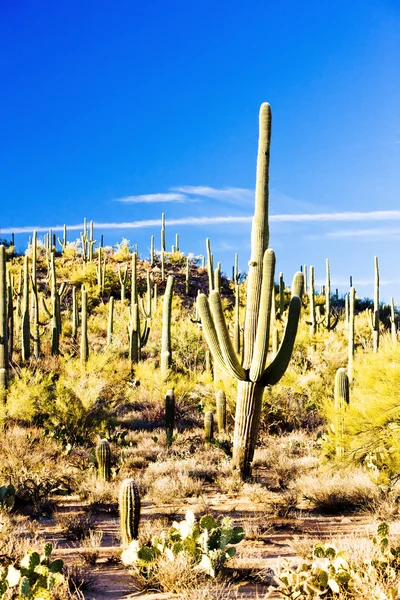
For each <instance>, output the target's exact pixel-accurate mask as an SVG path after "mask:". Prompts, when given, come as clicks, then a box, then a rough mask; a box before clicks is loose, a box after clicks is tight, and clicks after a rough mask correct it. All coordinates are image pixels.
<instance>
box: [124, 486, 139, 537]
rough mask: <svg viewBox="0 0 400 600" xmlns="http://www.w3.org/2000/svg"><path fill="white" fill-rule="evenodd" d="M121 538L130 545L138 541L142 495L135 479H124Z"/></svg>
mask: <svg viewBox="0 0 400 600" xmlns="http://www.w3.org/2000/svg"><path fill="white" fill-rule="evenodd" d="M119 514H120V521H121V536H122V541H123V543H124V544H126V545H128V544H130V543H131V541H132V540H135V539H137V537H138V531H139V521H140V494H139V490H138V487H137V485H136V483H135V481H134V480H133V479H124V481H123V482H122V485H121V489H120V492H119Z"/></svg>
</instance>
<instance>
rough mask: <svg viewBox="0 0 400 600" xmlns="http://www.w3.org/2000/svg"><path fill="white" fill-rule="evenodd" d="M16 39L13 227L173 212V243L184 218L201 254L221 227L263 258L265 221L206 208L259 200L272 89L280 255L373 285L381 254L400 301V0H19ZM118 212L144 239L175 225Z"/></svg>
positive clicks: (337, 283)
mask: <svg viewBox="0 0 400 600" xmlns="http://www.w3.org/2000/svg"><path fill="white" fill-rule="evenodd" d="M0 39H1V40H2V42H1V45H2V52H1V55H0V66H1V83H2V94H1V97H0V104H1V110H0V129H1V140H2V144H1V147H0V154H1V155H0V176H1V177H0V181H1V196H2V199H1V219H0V237H4V238H9V234H8V232H9V231H11V230H14V231H18V229H19V228H25V227H28V228H31V227H39V226H42V227H50V226H56V225H62V224H63V223H66V224H67V225H78V224H79V223H81V222H82V221H83V218H84V217H87V219H88V220H90V219H93V220H94V221H95V222H97V223H108V224H111V225H113V224H120V223H124V222H133V221H149V220H150V221H153V220H155V219H159V218H160V215H161V212H165V214H166V219H167V227H168V229H167V244H168V245H170V244H172V243H173V242H174V234H175V233H176V232H178V233H179V234H180V239H181V249H182V250H183V251H184V252H194V253H195V254H200V253H203V252H204V249H205V242H204V240H205V238H206V237H210V238H211V240H212V246H213V250H214V254H215V258H216V259H217V260H220V261H221V262H222V264H223V266H224V268H225V270H226V271H227V272H228V273H230V269H231V264H232V263H233V256H234V253H235V251H238V252H239V255H240V266H241V268H242V269H245V268H246V264H247V261H248V258H249V252H250V248H249V233H250V224H249V223H248V222H246V221H243V222H242V221H236V222H228V223H215V222H211V223H208V224H207V225H206V224H204V222H203V223H202V221H201V219H202V218H204V217H209V218H215V217H246V216H249V215H251V214H252V208H253V205H252V190H253V187H254V181H255V158H256V148H257V135H258V132H257V129H258V123H257V119H258V110H259V106H260V104H261V103H262V102H263V101H268V102H270V104H271V106H272V110H273V131H272V147H271V171H270V182H271V198H270V214H271V215H282V214H286V215H291V216H290V217H288V218H287V219H286V221H284V222H282V221H279V219H278V220H275V221H274V220H272V219H271V238H270V245H271V247H273V248H274V249H275V251H276V253H277V269H278V271H280V270H282V271H283V272H284V274H285V279H286V280H287V281H291V278H292V274H293V272H294V271H295V270H297V269H298V268H299V266H300V264H302V263H305V264H308V265H310V264H314V265H315V268H316V277H317V280H322V279H323V278H324V265H325V258H326V257H329V258H330V260H331V271H332V280H333V283H332V284H333V287H339V289H340V291H341V292H345V291H346V289H347V282H348V276H349V275H350V274H352V275H353V280H354V282H355V285H356V287H357V291H358V293H359V294H360V295H361V296H364V295H369V296H371V295H372V279H373V256H374V255H375V254H377V255H378V256H379V259H380V265H381V282H382V296H383V297H384V298H386V299H388V298H389V297H390V296H391V295H394V296H395V299H396V300H397V303H398V304H400V268H399V256H400V253H399V250H400V241H399V240H400V202H399V198H400V4H399V2H398V0H381V1H378V0H362V1H359V0H352V1H351V2H348V0H347V1H342V0H335V2H328V1H325V0H318V1H317V0H315V1H312V2H311V1H307V0H304V1H303V2H298V1H293V0H286V1H285V0H282V1H280V2H278V1H276V2H266V1H265V0H264V1H261V0H260V1H256V0H247V1H246V2H238V1H235V0H230V1H229V2H228V1H225V0H214V1H213V2H211V1H208V0H203V1H202V2H197V3H195V2H188V1H187V0H186V1H185V2H183V1H181V0H179V1H176V0H171V1H170V2H160V1H159V0H156V1H153V2H151V3H150V2H148V3H144V2H137V1H136V2H135V1H133V0H130V1H118V0H117V1H114V2H111V1H99V0H98V1H96V2H91V1H86V0H83V1H82V0H80V1H79V2H78V1H77V0H69V1H68V2H66V1H65V0H60V1H58V2H53V1H52V2H50V1H49V0H48V1H41V0H37V2H27V1H26V0H20V1H18V2H7V0H6V1H5V2H2V7H1V18H0ZM120 199H125V200H129V201H124V202H121V201H118V200H120ZM348 211H353V212H354V211H356V212H360V213H372V212H374V211H383V212H381V213H380V215H376V214H362V215H356V216H354V217H353V220H349V219H348V217H347V216H346V215H343V214H342V213H344V212H348ZM386 211H395V212H392V213H387V212H386ZM396 211H397V212H396ZM325 213H330V214H331V216H330V217H326V219H327V220H321V219H322V218H323V217H313V220H311V218H306V220H304V221H302V222H298V221H296V219H297V217H296V215H301V214H303V215H304V214H308V215H310V214H311V215H320V214H325ZM332 213H334V214H332ZM187 218H191V219H200V221H197V222H194V223H193V222H192V223H185V219H187ZM172 219H173V220H178V222H177V223H175V224H174V225H172V224H171V225H169V226H168V220H172ZM179 220H182V222H179ZM100 229H101V228H100V227H98V229H97V234H98V235H100V233H101V232H103V233H104V235H105V242H106V243H110V244H111V243H115V242H116V241H118V240H121V238H122V237H126V238H128V239H129V240H131V242H132V244H134V243H139V249H140V251H141V252H142V253H143V254H147V248H148V247H149V239H150V235H152V234H155V235H156V236H157V237H156V240H158V239H159V227H158V226H157V225H155V224H154V225H151V224H148V226H147V227H137V228H130V229H127V228H125V229H124V228H122V229H114V228H111V227H108V228H104V229H101V231H100ZM78 233H79V231H71V232H70V234H69V237H70V239H71V240H72V239H75V238H76V237H78ZM26 239H27V235H26V234H22V233H21V234H18V235H17V237H16V240H17V247H19V248H20V249H21V250H22V249H23V247H24V244H25V242H26Z"/></svg>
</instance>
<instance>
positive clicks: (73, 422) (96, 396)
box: [44, 354, 127, 445]
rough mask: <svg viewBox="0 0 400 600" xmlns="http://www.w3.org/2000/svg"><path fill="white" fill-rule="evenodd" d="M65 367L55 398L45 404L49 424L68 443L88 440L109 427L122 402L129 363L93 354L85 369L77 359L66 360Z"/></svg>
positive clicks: (49, 427)
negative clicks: (127, 364) (118, 405)
mask: <svg viewBox="0 0 400 600" xmlns="http://www.w3.org/2000/svg"><path fill="white" fill-rule="evenodd" d="M61 367H62V371H61V373H60V376H59V379H58V381H57V383H56V388H55V392H54V401H53V402H52V403H51V405H47V406H44V410H45V415H46V416H45V418H44V423H45V426H46V427H47V429H49V430H50V431H54V434H55V436H56V437H58V438H60V439H61V440H63V442H64V443H66V444H67V443H68V444H71V445H73V444H75V443H78V444H79V443H85V442H88V441H90V440H91V439H92V438H93V436H94V434H95V433H97V432H99V433H101V432H102V431H105V430H106V429H107V426H108V424H109V422H110V419H111V416H112V413H113V412H115V406H116V405H117V404H118V402H120V401H121V396H122V395H123V391H122V389H123V386H124V385H125V380H126V374H127V372H126V369H125V367H126V365H125V363H124V362H123V361H120V362H117V361H115V362H113V363H111V361H110V359H109V355H108V354H104V355H93V356H90V357H89V360H88V362H87V364H86V365H85V368H82V365H81V363H80V360H79V359H73V358H69V359H67V360H65V361H63V362H62V365H61ZM114 378H115V379H114Z"/></svg>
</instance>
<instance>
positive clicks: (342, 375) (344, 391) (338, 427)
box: [334, 288, 354, 458]
mask: <svg viewBox="0 0 400 600" xmlns="http://www.w3.org/2000/svg"><path fill="white" fill-rule="evenodd" d="M352 289H354V288H352ZM347 404H349V380H348V377H347V375H346V369H342V368H341V369H338V370H337V371H336V377H335V404H334V408H335V423H334V428H335V442H336V444H335V445H336V456H337V458H342V457H343V452H344V448H343V444H344V414H345V410H346V406H347Z"/></svg>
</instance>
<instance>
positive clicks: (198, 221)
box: [0, 216, 252, 235]
mask: <svg viewBox="0 0 400 600" xmlns="http://www.w3.org/2000/svg"><path fill="white" fill-rule="evenodd" d="M251 220H252V217H251V216H248V217H247V216H245V217H241V216H239V217H237V216H234V217H229V216H228V217H183V218H181V219H165V223H166V225H216V224H224V223H251ZM93 225H94V227H96V228H97V229H104V230H106V229H141V228H146V227H158V226H161V219H146V220H143V221H126V222H123V223H101V222H96V221H95V222H94V223H93ZM63 228H64V226H63V225H53V226H52V225H49V226H48V227H43V226H37V227H35V226H29V225H26V226H23V227H5V228H2V229H1V230H0V235H2V234H11V233H15V234H17V233H31V232H32V231H37V232H43V231H49V229H52V230H53V231H54V232H55V231H62V230H63ZM67 229H68V230H71V231H82V230H83V227H82V224H80V225H67Z"/></svg>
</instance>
